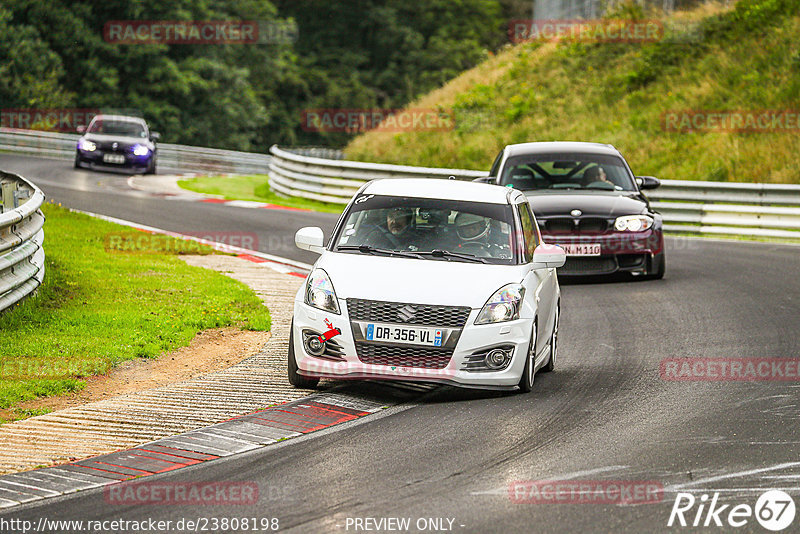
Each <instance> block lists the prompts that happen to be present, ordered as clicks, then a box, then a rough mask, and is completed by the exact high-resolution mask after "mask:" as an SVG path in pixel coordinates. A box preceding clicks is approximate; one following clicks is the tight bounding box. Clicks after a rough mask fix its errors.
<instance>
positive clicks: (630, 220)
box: [479, 142, 666, 278]
mask: <svg viewBox="0 0 800 534" xmlns="http://www.w3.org/2000/svg"><path fill="white" fill-rule="evenodd" d="M479 180H480V181H486V182H490V183H495V184H499V185H503V186H507V187H513V188H515V189H519V190H521V191H523V192H524V193H525V194H526V196H527V197H528V200H529V202H530V204H531V207H532V208H533V212H534V214H535V216H536V220H537V222H538V225H539V231H540V233H541V235H542V237H543V239H544V240H545V241H546V242H547V243H551V244H555V245H560V246H561V247H562V248H564V250H565V251H566V253H567V262H566V264H565V265H564V266H563V267H561V268H560V269H559V270H558V274H559V275H560V276H562V275H567V276H569V275H597V274H611V273H617V272H629V273H631V274H632V275H637V276H641V277H644V278H662V277H663V276H664V272H665V270H666V258H665V251H664V235H663V229H662V228H663V222H662V218H661V215H659V214H658V213H656V212H655V211H653V210H652V209H651V208H650V202H649V201H648V200H647V197H645V196H644V195H643V194H642V192H641V190H643V189H654V188H656V187H658V186H659V185H660V182H659V180H658V179H656V178H653V177H650V176H641V177H637V176H634V174H633V173H632V172H631V169H630V167H629V166H628V163H627V162H626V161H625V158H623V157H622V155H621V154H620V153H619V151H618V150H617V149H616V148H614V147H613V146H611V145H602V144H597V143H577V142H552V143H523V144H517V145H509V146H507V147H505V148H504V149H503V150H502V151H501V152H500V154H498V156H497V159H495V162H494V164H493V165H492V169H491V171H490V172H489V177H488V178H480V179H479Z"/></svg>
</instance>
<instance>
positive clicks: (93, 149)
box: [75, 115, 159, 174]
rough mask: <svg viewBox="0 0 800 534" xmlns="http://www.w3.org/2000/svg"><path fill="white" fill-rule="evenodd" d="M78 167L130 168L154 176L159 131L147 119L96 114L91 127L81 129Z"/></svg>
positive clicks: (76, 161) (76, 164) (76, 156)
mask: <svg viewBox="0 0 800 534" xmlns="http://www.w3.org/2000/svg"><path fill="white" fill-rule="evenodd" d="M78 133H81V134H83V136H82V137H81V138H80V139H78V147H77V152H76V154H75V168H76V169H77V168H81V167H84V166H88V167H89V168H116V169H130V170H132V171H134V172H143V173H145V174H155V172H156V159H157V157H158V148H157V147H156V141H157V140H158V138H159V134H158V132H150V129H149V128H148V127H147V123H146V122H145V121H144V119H141V118H138V117H128V116H124V115H97V116H95V117H94V118H93V119H92V122H91V123H90V124H89V126H88V127H86V128H84V127H79V128H78Z"/></svg>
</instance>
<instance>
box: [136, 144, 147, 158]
mask: <svg viewBox="0 0 800 534" xmlns="http://www.w3.org/2000/svg"><path fill="white" fill-rule="evenodd" d="M149 153H150V149H149V148H147V147H146V146H144V145H133V155H134V156H146V155H148V154H149Z"/></svg>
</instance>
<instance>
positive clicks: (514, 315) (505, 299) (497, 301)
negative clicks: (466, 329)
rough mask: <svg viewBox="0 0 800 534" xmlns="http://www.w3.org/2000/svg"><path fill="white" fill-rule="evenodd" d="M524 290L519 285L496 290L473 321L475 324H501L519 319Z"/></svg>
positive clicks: (510, 285) (509, 285)
mask: <svg viewBox="0 0 800 534" xmlns="http://www.w3.org/2000/svg"><path fill="white" fill-rule="evenodd" d="M523 297H525V288H524V287H522V286H521V285H520V284H508V285H507V286H503V287H501V288H500V289H498V290H497V291H496V292H495V294H494V295H492V297H491V298H490V299H489V300H488V301H487V302H486V304H485V305H484V306H483V309H482V310H481V312H480V313H479V314H478V318H477V319H475V324H491V323H502V322H505V321H513V320H515V319H519V311H520V309H522V299H523Z"/></svg>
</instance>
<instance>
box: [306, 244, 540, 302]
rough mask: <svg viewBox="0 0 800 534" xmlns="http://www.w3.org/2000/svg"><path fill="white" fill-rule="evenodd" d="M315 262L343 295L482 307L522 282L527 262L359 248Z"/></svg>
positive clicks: (332, 253) (329, 253)
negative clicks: (368, 252)
mask: <svg viewBox="0 0 800 534" xmlns="http://www.w3.org/2000/svg"><path fill="white" fill-rule="evenodd" d="M316 267H319V268H322V269H325V272H327V273H328V276H329V277H330V279H331V283H332V284H333V288H334V290H335V291H336V296H337V297H338V298H339V299H347V298H360V299H369V300H383V301H390V302H409V303H418V304H438V305H446V306H469V307H470V308H482V307H483V305H484V304H486V301H487V300H488V299H489V297H491V296H492V294H493V293H494V292H495V291H497V290H498V289H500V288H501V287H503V286H504V285H506V284H510V283H519V282H521V281H522V279H523V278H524V276H525V273H526V272H527V271H528V268H527V267H526V266H524V265H494V264H484V263H473V262H461V261H445V260H433V259H423V260H418V259H410V258H409V259H406V258H399V257H397V256H370V255H366V254H358V253H353V254H349V253H342V252H337V253H334V252H327V251H326V252H325V253H324V254H323V256H322V257H321V258H320V259H319V261H318V262H317V264H316Z"/></svg>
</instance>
